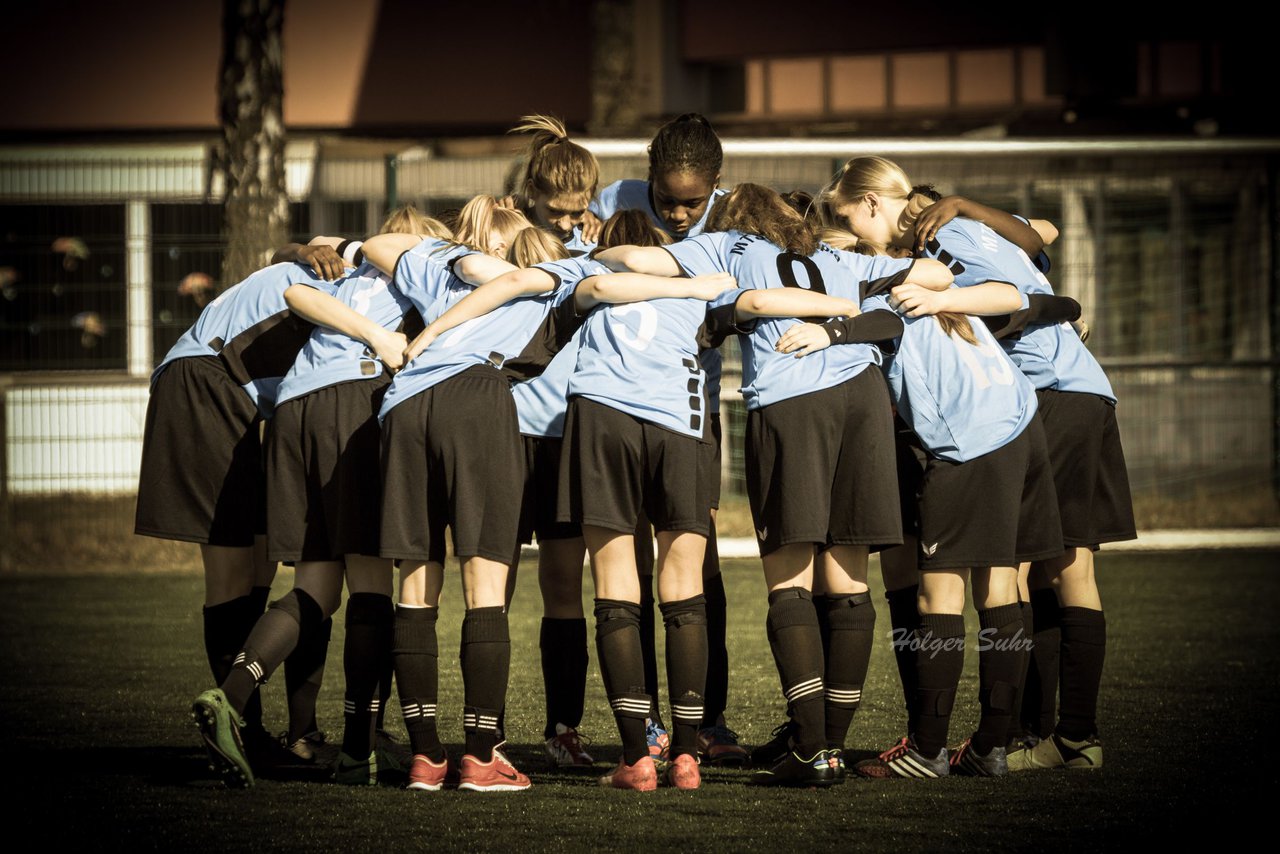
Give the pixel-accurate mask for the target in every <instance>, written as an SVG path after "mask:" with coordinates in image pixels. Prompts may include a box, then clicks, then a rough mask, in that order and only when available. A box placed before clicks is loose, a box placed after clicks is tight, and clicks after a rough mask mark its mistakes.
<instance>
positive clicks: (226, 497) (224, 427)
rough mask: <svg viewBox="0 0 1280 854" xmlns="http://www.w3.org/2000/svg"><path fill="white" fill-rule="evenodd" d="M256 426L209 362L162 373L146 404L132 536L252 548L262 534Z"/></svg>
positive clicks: (242, 396)
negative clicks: (136, 507)
mask: <svg viewBox="0 0 1280 854" xmlns="http://www.w3.org/2000/svg"><path fill="white" fill-rule="evenodd" d="M260 423H261V419H260V418H259V416H258V410H257V407H255V406H254V404H253V401H252V400H251V399H250V398H249V395H248V394H246V393H245V391H244V389H242V388H240V386H239V385H237V384H236V381H235V380H233V379H232V378H231V376H230V375H229V374H228V373H227V370H226V368H225V367H224V366H223V364H222V362H221V360H219V359H217V358H216V357H213V356H190V357H188V358H185V359H178V360H176V361H174V362H173V363H171V364H170V365H169V366H168V367H166V368H165V369H164V370H163V371H162V372H161V373H160V376H159V377H158V378H157V379H156V383H155V387H154V388H152V390H151V399H150V400H149V401H148V402H147V420H146V427H145V432H144V434H143V436H144V438H143V443H142V467H141V473H140V475H139V478H138V509H137V514H136V516H135V518H134V528H133V530H134V533H137V534H143V535H145V536H148V537H160V538H161V539H165V540H183V541H185V542H190V543H207V544H209V545H211V546H252V545H253V538H254V535H255V534H260V533H263V532H264V531H266V513H265V507H266V501H265V499H266V495H265V493H266V480H265V477H264V475H263V467H262V440H261V438H260V435H259V426H260Z"/></svg>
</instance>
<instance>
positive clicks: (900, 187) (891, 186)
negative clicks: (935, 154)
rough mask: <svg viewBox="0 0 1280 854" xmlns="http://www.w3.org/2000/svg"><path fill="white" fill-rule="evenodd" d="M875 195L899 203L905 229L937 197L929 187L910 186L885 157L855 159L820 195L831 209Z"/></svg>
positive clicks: (913, 223)
mask: <svg viewBox="0 0 1280 854" xmlns="http://www.w3.org/2000/svg"><path fill="white" fill-rule="evenodd" d="M868 193H875V194H876V195H877V196H880V197H881V198H887V199H903V200H905V201H906V203H907V206H906V209H905V210H904V211H903V212H902V219H901V224H902V225H903V226H904V227H906V228H911V227H912V226H914V225H915V222H916V220H917V219H919V218H920V214H921V213H923V212H924V209H925V208H927V207H929V205H931V204H933V203H934V202H935V201H937V200H938V194H937V192H936V191H934V189H933V187H932V186H931V185H929V184H920V185H917V186H912V184H911V179H910V178H908V177H907V173H906V172H905V171H903V169H902V167H901V166H899V165H898V164H897V163H894V162H893V161H892V160H890V159H888V158H887V157H876V156H874V155H868V156H866V157H855V158H853V159H852V160H850V161H849V162H848V163H846V164H844V168H843V169H841V170H840V174H839V175H838V176H837V177H836V179H835V180H834V181H833V182H832V183H831V186H830V187H829V188H828V189H827V190H826V192H824V193H823V194H822V195H823V196H825V197H826V198H828V199H830V201H831V202H832V203H833V204H832V205H831V207H832V208H836V207H844V206H845V205H848V204H853V203H855V202H858V201H860V200H862V199H863V198H865V197H866V196H867V194H868Z"/></svg>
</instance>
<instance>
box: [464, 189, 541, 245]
mask: <svg viewBox="0 0 1280 854" xmlns="http://www.w3.org/2000/svg"><path fill="white" fill-rule="evenodd" d="M532 227H533V223H531V222H529V220H528V218H527V217H526V216H525V215H524V214H522V213H520V211H513V210H511V209H510V208H501V207H498V201H497V199H495V198H494V197H493V196H476V197H475V198H474V199H472V200H471V201H469V202H467V203H466V204H465V205H463V207H462V211H461V212H460V213H459V214H458V224H457V225H456V226H455V227H454V229H453V242H454V243H460V244H462V245H463V246H466V247H468V248H470V249H475V250H476V251H478V252H484V253H486V254H492V250H493V247H492V246H491V245H490V240H491V239H492V235H493V232H495V231H497V232H498V233H499V234H500V235H501V236H502V240H503V241H504V242H505V243H506V244H507V247H508V249H507V255H508V257H510V254H511V250H510V247H511V245H512V243H513V242H514V241H515V238H516V234H517V233H518V232H520V231H521V230H522V229H526V228H532Z"/></svg>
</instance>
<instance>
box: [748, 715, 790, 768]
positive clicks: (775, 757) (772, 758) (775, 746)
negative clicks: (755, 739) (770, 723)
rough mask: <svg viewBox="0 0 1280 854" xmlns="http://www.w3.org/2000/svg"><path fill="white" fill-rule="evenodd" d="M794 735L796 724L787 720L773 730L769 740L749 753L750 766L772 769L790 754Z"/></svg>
mask: <svg viewBox="0 0 1280 854" xmlns="http://www.w3.org/2000/svg"><path fill="white" fill-rule="evenodd" d="M795 734H796V722H795V721H793V720H791V718H787V720H786V721H785V722H783V723H781V724H779V725H778V726H776V727H774V728H773V733H772V735H771V736H770V738H769V740H768V741H766V742H765V743H764V744H762V745H760V746H759V747H757V748H756V749H755V750H753V751H751V764H752V765H753V766H754V767H756V768H772V767H773V766H774V765H777V764H778V763H779V762H780V761H781V760H782V759H783V758H784V757H786V755H787V754H788V753H790V752H791V739H792V737H793V736H794V735H795Z"/></svg>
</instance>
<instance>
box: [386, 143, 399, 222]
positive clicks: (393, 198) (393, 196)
mask: <svg viewBox="0 0 1280 854" xmlns="http://www.w3.org/2000/svg"><path fill="white" fill-rule="evenodd" d="M386 164H387V166H386V171H385V174H386V187H385V189H386V194H387V210H388V211H393V210H395V209H396V207H398V206H399V204H400V199H399V198H398V192H397V187H396V177H397V176H396V172H397V171H398V170H399V168H400V158H399V156H398V155H395V154H388V155H387V161H386Z"/></svg>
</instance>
